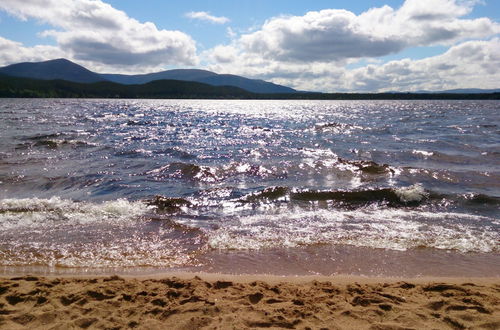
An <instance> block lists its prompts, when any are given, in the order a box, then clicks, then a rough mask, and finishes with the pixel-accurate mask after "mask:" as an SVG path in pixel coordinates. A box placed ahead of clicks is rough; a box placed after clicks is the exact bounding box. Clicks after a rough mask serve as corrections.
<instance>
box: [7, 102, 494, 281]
mask: <svg viewBox="0 0 500 330" xmlns="http://www.w3.org/2000/svg"><path fill="white" fill-rule="evenodd" d="M499 125H500V102H498V101H206V100H59V99H53V100H40V99H25V100H11V99H3V100H0V265H1V266H9V267H11V268H12V266H19V267H28V268H29V267H42V268H43V267H45V268H47V269H52V270H54V269H56V270H57V269H64V268H68V269H77V271H85V270H89V269H94V270H106V269H108V270H109V269H122V270H123V269H126V267H146V268H148V269H181V270H182V269H188V270H209V271H224V272H257V271H258V272H269V273H280V274H281V273H293V274H307V273H322V274H329V273H336V272H341V273H342V272H347V273H362V274H373V273H376V274H402V273H404V274H406V273H408V274H433V273H439V274H447V275H450V274H451V275H453V274H475V275H481V274H486V275H488V274H490V275H491V274H495V273H496V274H498V272H499V271H500V253H499V252H500V245H499V242H500V212H499V211H500V126H499ZM471 267H472V268H473V269H475V271H476V272H477V273H478V274H476V273H474V270H471ZM11 268H9V269H11ZM134 269H137V268H134ZM446 270H449V272H447V271H446ZM4 271H5V269H4Z"/></svg>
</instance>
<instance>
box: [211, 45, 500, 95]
mask: <svg viewBox="0 0 500 330" xmlns="http://www.w3.org/2000/svg"><path fill="white" fill-rule="evenodd" d="M237 51H238V50H237V49H236V48H234V47H233V49H231V46H219V47H217V48H216V49H214V50H213V51H211V52H207V53H205V54H203V55H204V56H212V57H211V58H210V60H212V61H218V63H216V64H212V65H209V66H208V69H209V70H213V71H216V72H230V73H233V74H239V75H243V76H249V77H255V78H260V79H266V80H270V81H273V82H275V83H278V84H283V85H287V86H291V87H294V88H296V89H299V90H309V91H324V92H346V91H347V92H351V91H357V92H377V91H378V92H383V91H416V90H423V89H427V90H444V89H452V88H470V87H475V88H498V87H499V85H498V82H499V81H500V39H499V38H494V39H491V40H473V41H465V42H463V43H460V44H457V45H455V46H452V47H451V48H450V49H449V50H447V51H446V52H445V53H443V54H441V55H437V56H432V57H428V58H424V59H420V60H412V59H408V58H407V59H402V60H397V61H390V62H388V63H380V64H368V65H366V66H363V67H360V68H356V69H348V68H347V67H346V66H345V64H347V62H344V63H343V65H337V63H338V62H336V63H325V62H312V63H302V62H299V63H290V62H286V61H285V62H280V61H276V60H273V59H266V58H263V57H258V56H250V55H249V54H248V53H247V54H242V53H237ZM222 56H226V57H223V58H222V59H223V60H221V58H220V57H222ZM224 60H226V61H224Z"/></svg>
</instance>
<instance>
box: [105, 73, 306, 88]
mask: <svg viewBox="0 0 500 330" xmlns="http://www.w3.org/2000/svg"><path fill="white" fill-rule="evenodd" d="M101 76H102V77H103V78H105V79H107V80H110V81H114V82H117V83H120V84H145V83H148V82H150V81H154V80H159V79H173V80H183V81H196V82H201V83H205V84H209V85H212V86H234V87H239V88H242V89H244V90H247V91H249V92H252V93H296V92H297V91H296V90H294V89H293V88H290V87H286V86H281V85H277V84H273V83H270V82H267V81H264V80H258V79H248V78H245V77H241V76H236V75H231V74H217V73H215V72H211V71H206V70H196V69H177V70H168V71H162V72H156V73H149V74H140V75H121V74H101Z"/></svg>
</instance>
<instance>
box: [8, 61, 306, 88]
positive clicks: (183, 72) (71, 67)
mask: <svg viewBox="0 0 500 330" xmlns="http://www.w3.org/2000/svg"><path fill="white" fill-rule="evenodd" d="M0 74H5V75H9V76H14V77H23V78H32V79H41V80H54V79H62V80H67V81H72V82H79V83H93V82H98V81H111V82H115V83H119V84H124V85H140V84H146V83H149V82H152V81H155V80H181V81H194V82H199V83H204V84H208V85H212V86H233V87H238V88H242V89H244V90H246V91H249V92H252V93H264V94H271V93H296V92H297V91H295V90H294V89H292V88H289V87H286V86H281V85H277V84H273V83H270V82H267V81H263V80H258V79H248V78H245V77H241V76H235V75H229V74H217V73H215V72H211V71H206V70H197V69H177V70H167V71H161V72H155V73H148V74H138V75H124V74H99V73H95V72H92V71H90V70H87V69H86V68H84V67H83V66H81V65H78V64H76V63H73V62H71V61H68V60H66V59H57V60H50V61H45V62H34V63H29V62H25V63H18V64H12V65H9V66H6V67H3V68H0Z"/></svg>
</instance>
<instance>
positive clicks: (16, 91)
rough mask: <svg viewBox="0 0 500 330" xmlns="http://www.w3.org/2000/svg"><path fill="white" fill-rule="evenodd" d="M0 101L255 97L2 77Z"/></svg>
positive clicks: (200, 88) (153, 85) (220, 90)
mask: <svg viewBox="0 0 500 330" xmlns="http://www.w3.org/2000/svg"><path fill="white" fill-rule="evenodd" d="M0 97H54V98H58V97H59V98H162V99H168V98H190V99H233V98H240V99H241V98H251V97H255V94H252V93H250V92H248V91H245V90H243V89H240V88H238V87H233V86H211V85H207V84H203V83H198V82H192V81H179V80H155V81H151V82H149V83H146V84H141V85H121V84H118V83H114V82H110V81H100V82H95V83H76V82H71V81H67V80H58V79H56V80H38V79H31V78H20V77H12V76H7V75H4V74H0Z"/></svg>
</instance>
